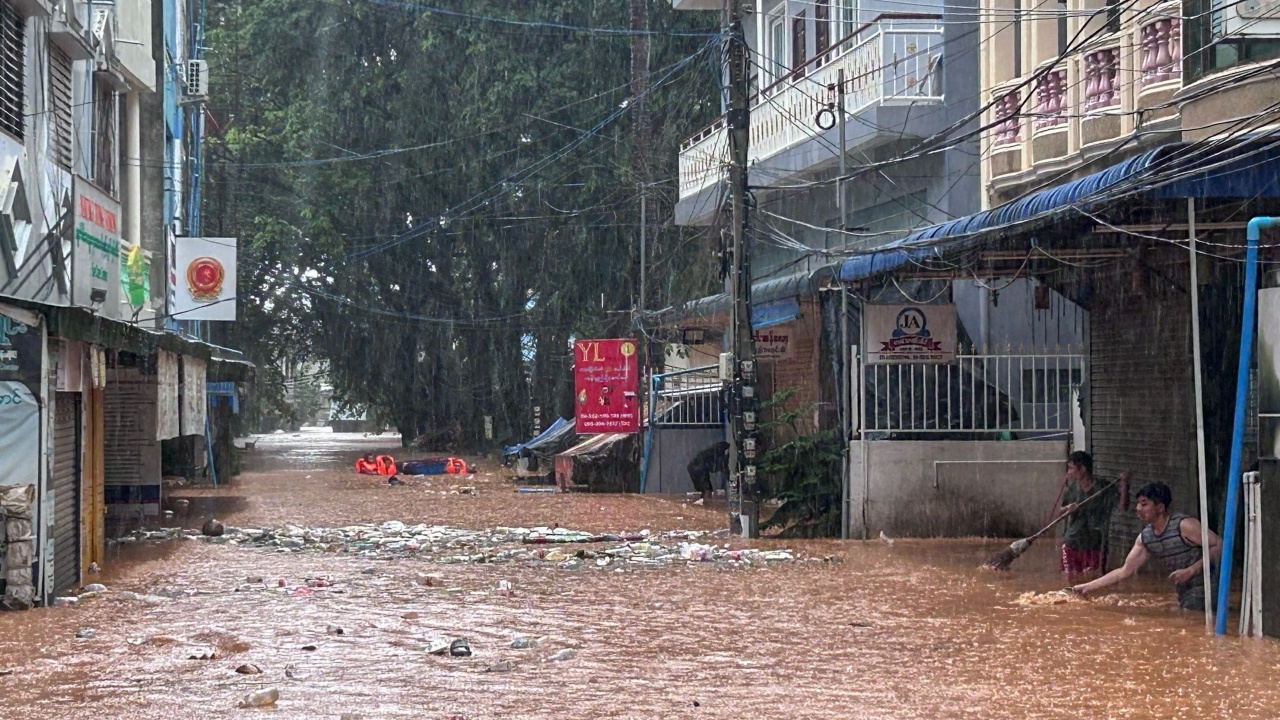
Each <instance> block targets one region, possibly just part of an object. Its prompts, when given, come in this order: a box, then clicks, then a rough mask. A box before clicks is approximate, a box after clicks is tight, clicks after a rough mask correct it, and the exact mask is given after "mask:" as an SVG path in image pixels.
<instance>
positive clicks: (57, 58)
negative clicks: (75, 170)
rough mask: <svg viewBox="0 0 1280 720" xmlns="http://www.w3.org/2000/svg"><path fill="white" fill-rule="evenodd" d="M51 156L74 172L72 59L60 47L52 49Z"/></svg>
mask: <svg viewBox="0 0 1280 720" xmlns="http://www.w3.org/2000/svg"><path fill="white" fill-rule="evenodd" d="M49 107H50V118H49V119H50V123H49V154H50V155H52V156H53V161H54V162H56V163H58V164H59V165H61V166H62V167H64V168H66V169H67V170H70V169H71V58H70V57H69V56H68V55H67V54H66V53H65V52H63V51H62V48H59V47H58V46H57V45H50V46H49Z"/></svg>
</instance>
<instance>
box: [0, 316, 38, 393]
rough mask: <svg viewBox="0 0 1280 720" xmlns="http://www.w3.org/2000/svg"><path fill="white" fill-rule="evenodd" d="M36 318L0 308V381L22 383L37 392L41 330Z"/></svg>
mask: <svg viewBox="0 0 1280 720" xmlns="http://www.w3.org/2000/svg"><path fill="white" fill-rule="evenodd" d="M36 322H38V317H32V316H31V314H30V313H26V312H23V311H21V310H14V311H12V312H6V311H5V310H4V309H3V308H0V380H13V381H16V382H20V383H25V384H26V386H27V387H29V388H32V389H33V390H34V391H36V392H38V391H39V388H40V368H41V366H42V365H43V363H44V358H43V356H44V331H43V328H41V327H40V325H38V324H35V323H36Z"/></svg>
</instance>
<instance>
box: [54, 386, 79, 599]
mask: <svg viewBox="0 0 1280 720" xmlns="http://www.w3.org/2000/svg"><path fill="white" fill-rule="evenodd" d="M53 512H54V521H53V585H54V592H61V591H63V590H66V589H67V588H70V587H73V586H75V585H78V584H79V583H80V393H61V392H60V393H58V394H57V401H56V404H55V408H54V415H53Z"/></svg>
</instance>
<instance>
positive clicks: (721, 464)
mask: <svg viewBox="0 0 1280 720" xmlns="http://www.w3.org/2000/svg"><path fill="white" fill-rule="evenodd" d="M728 467H729V443H727V442H718V443H716V444H715V445H712V446H710V447H707V448H705V449H704V450H702V451H701V452H699V453H698V454H697V455H694V456H693V460H692V461H691V462H690V463H689V466H688V468H687V469H688V471H689V480H690V481H691V482H693V489H694V490H697V491H698V492H700V493H702V499H703V500H705V499H707V498H709V497H711V487H712V486H711V474H712V473H721V472H725V470H726V469H727V468H728Z"/></svg>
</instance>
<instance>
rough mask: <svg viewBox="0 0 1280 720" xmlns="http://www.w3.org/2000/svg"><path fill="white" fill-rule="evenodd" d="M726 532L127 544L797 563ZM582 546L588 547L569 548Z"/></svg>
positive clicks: (503, 531) (234, 536) (247, 537)
mask: <svg viewBox="0 0 1280 720" xmlns="http://www.w3.org/2000/svg"><path fill="white" fill-rule="evenodd" d="M727 535H728V533H727V531H724V530H719V531H715V532H707V531H700V530H681V531H673V532H663V533H650V532H649V531H648V530H642V531H640V532H638V533H623V534H612V533H604V534H593V533H587V532H581V531H576V530H570V529H567V528H548V527H534V528H517V527H498V528H492V529H489V530H469V529H465V528H456V527H449V526H445V525H406V524H405V523H402V522H399V521H397V520H389V521H387V522H384V523H382V524H381V525H348V526H346V527H338V528H322V527H300V526H297V525H285V526H284V527H280V528H240V527H231V526H227V527H226V531H225V533H224V534H223V535H221V536H218V537H206V536H203V535H201V534H200V533H199V532H197V531H190V530H188V531H181V530H175V529H166V530H159V531H139V532H137V533H134V534H133V535H132V536H128V537H127V538H121V539H120V540H121V541H124V542H129V541H135V542H136V541H140V540H165V539H171V538H176V537H183V538H187V539H193V540H202V541H204V542H208V543H214V544H226V545H245V546H250V547H258V548H263V549H268V550H273V551H276V552H316V553H349V554H354V555H360V556H366V557H378V556H415V557H422V558H424V559H428V560H432V561H435V562H441V563H489V562H527V561H536V562H549V563H558V564H559V565H560V567H562V568H564V569H576V568H579V567H601V568H603V567H608V566H611V565H615V566H616V565H621V564H628V565H673V564H685V563H695V562H709V563H718V564H722V565H733V566H744V567H745V566H752V565H759V564H767V563H786V562H792V561H794V560H795V559H796V558H795V555H794V554H793V553H792V552H791V551H790V550H756V549H731V548H730V547H729V546H728V545H726V544H723V543H717V540H722V539H723V538H725V537H726V536H727ZM573 544H578V545H582V546H583V547H582V548H581V549H577V550H575V549H573V548H570V547H567V546H569V545H573Z"/></svg>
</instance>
